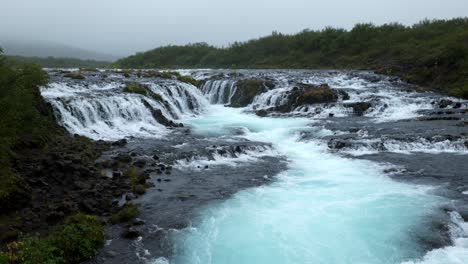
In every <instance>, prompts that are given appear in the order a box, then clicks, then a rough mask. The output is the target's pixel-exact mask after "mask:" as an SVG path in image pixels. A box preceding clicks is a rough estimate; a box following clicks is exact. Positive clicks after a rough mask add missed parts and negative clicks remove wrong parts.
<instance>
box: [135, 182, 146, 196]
mask: <svg viewBox="0 0 468 264" xmlns="http://www.w3.org/2000/svg"><path fill="white" fill-rule="evenodd" d="M132 191H133V192H134V193H136V194H138V195H143V194H145V193H146V187H145V186H144V185H143V184H137V185H135V186H133V190H132Z"/></svg>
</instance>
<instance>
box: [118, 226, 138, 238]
mask: <svg viewBox="0 0 468 264" xmlns="http://www.w3.org/2000/svg"><path fill="white" fill-rule="evenodd" d="M142 235H143V234H142V233H141V232H140V231H139V230H138V229H137V228H135V227H129V228H128V229H126V230H125V231H124V232H123V233H122V237H123V238H127V239H136V238H138V237H141V236H142Z"/></svg>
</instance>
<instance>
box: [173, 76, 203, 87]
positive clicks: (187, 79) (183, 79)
mask: <svg viewBox="0 0 468 264" xmlns="http://www.w3.org/2000/svg"><path fill="white" fill-rule="evenodd" d="M177 80H179V81H180V82H184V83H190V84H192V85H195V86H198V81H197V80H195V79H194V78H193V77H192V76H188V75H186V76H178V77H177Z"/></svg>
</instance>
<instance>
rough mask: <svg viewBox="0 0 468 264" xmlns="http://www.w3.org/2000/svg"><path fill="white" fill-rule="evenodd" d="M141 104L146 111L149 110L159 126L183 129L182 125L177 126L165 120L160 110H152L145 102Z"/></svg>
mask: <svg viewBox="0 0 468 264" xmlns="http://www.w3.org/2000/svg"><path fill="white" fill-rule="evenodd" d="M142 102H143V104H144V105H145V107H146V108H148V110H150V112H151V114H152V116H153V118H154V119H155V120H156V121H157V122H158V123H159V124H161V125H164V126H166V127H183V126H184V125H183V124H178V123H175V122H173V121H172V120H169V119H167V117H165V116H164V115H163V113H162V111H161V110H160V109H156V108H153V107H152V106H151V105H150V104H149V103H148V102H146V101H145V100H143V101H142Z"/></svg>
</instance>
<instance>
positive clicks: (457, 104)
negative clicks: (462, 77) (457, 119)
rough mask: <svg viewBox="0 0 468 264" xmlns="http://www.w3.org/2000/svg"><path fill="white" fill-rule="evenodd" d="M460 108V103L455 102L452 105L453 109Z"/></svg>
mask: <svg viewBox="0 0 468 264" xmlns="http://www.w3.org/2000/svg"><path fill="white" fill-rule="evenodd" d="M461 106H462V104H461V103H460V102H456V103H455V104H454V105H453V108H454V109H458V108H460V107H461Z"/></svg>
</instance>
